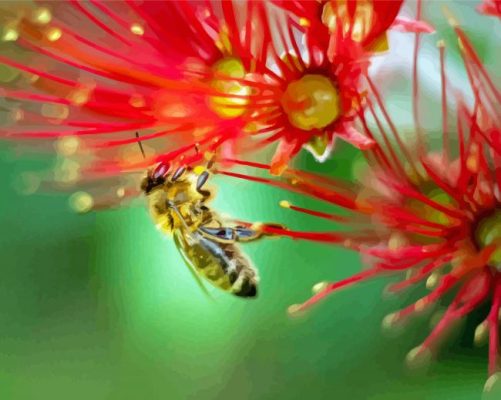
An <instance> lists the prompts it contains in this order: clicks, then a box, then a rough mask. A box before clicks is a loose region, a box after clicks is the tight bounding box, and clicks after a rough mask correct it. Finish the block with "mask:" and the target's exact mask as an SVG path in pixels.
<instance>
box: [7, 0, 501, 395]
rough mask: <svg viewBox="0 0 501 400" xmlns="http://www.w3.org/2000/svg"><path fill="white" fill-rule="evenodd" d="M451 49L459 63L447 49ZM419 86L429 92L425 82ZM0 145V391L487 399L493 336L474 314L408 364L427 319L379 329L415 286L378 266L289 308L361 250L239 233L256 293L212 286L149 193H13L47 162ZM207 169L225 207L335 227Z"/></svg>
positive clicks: (471, 18)
mask: <svg viewBox="0 0 501 400" xmlns="http://www.w3.org/2000/svg"><path fill="white" fill-rule="evenodd" d="M473 4H474V3H472V2H464V3H460V4H456V5H454V10H455V12H456V13H457V15H459V16H460V17H461V21H462V22H464V23H465V27H466V28H467V29H468V31H469V32H470V34H471V35H472V37H473V40H474V42H475V44H476V45H477V46H479V47H480V48H481V52H482V57H483V58H484V60H486V62H490V63H491V64H492V65H496V63H498V62H499V60H498V58H499V49H500V47H499V37H500V29H499V21H496V20H494V19H492V18H482V17H478V16H477V15H476V14H475V12H474V11H473V10H472V5H473ZM441 5H442V3H441V2H440V3H439V2H435V3H430V7H431V8H430V10H428V11H427V12H428V13H429V16H430V17H431V19H432V20H435V21H440V22H437V28H438V29H439V31H440V33H439V34H437V35H436V36H434V37H432V38H431V39H429V40H428V42H427V43H428V45H429V48H433V43H434V42H436V40H437V39H438V38H439V37H444V38H445V39H446V40H449V41H450V42H452V41H453V35H452V34H451V33H450V30H449V29H448V28H447V27H446V26H445V24H444V23H443V17H442V16H441V15H440V6H441ZM442 29H443V32H442ZM430 43H432V44H430ZM407 50H408V49H407ZM449 56H450V61H451V63H452V65H453V68H458V69H460V68H461V67H460V64H459V57H458V56H457V54H453V53H452V52H451V53H450V54H449ZM433 62H434V61H433ZM402 82H404V83H405V82H408V81H405V80H402ZM456 83H457V82H456ZM399 85H401V84H399V83H396V84H395V87H394V88H393V90H394V92H395V90H396V92H397V93H399V95H398V96H396V95H394V96H393V97H389V101H390V102H392V101H393V102H392V104H391V105H392V106H395V104H397V105H398V101H401V102H407V103H408V100H409V94H408V93H409V92H408V85H401V86H399ZM428 85H429V87H430V88H431V89H430V90H429V91H430V93H431V94H430V96H431V97H432V98H433V90H432V89H433V85H434V84H433V82H432V83H429V84H428ZM399 90H400V92H399ZM397 114H398V113H397ZM397 118H400V116H397ZM401 119H402V120H401V121H400V122H401V124H402V125H405V121H404V119H405V118H404V117H403V116H402V117H401ZM397 122H398V121H397ZM0 155H1V157H0V182H2V187H3V189H2V191H1V195H0V251H1V253H0V254H1V255H0V265H1V275H0V399H9V400H10V399H13V400H18V399H19V400H21V399H23V400H24V399H54V400H59V399H96V400H100V399H138V398H148V399H202V400H206V399H236V398H238V399H277V400H278V399H296V398H297V399H299V398H305V397H308V398H312V399H378V400H379V399H381V400H382V399H409V400H413V399H416V400H417V399H444V398H446V399H478V398H480V397H481V393H482V388H483V384H484V381H485V378H486V376H487V371H486V369H487V367H486V365H487V354H486V353H487V350H486V348H485V347H483V348H479V349H478V348H474V347H473V346H472V345H471V344H470V343H471V339H472V330H473V328H474V326H475V323H478V321H479V320H480V318H481V315H479V314H478V313H477V314H473V315H472V316H470V318H469V319H468V320H467V321H465V323H464V324H463V327H462V328H458V330H457V331H456V334H455V335H454V336H453V337H452V338H451V340H450V341H449V342H447V343H446V344H445V345H444V346H443V348H442V351H441V352H440V354H439V356H438V359H437V360H435V361H434V362H433V363H432V364H431V365H430V366H429V367H428V368H422V369H418V370H409V369H408V368H406V367H405V363H404V359H405V356H406V354H407V352H408V351H409V350H410V349H412V348H413V347H415V346H416V345H418V344H419V343H420V342H421V341H422V340H423V339H424V337H425V336H426V334H427V332H428V331H429V322H428V320H429V317H427V316H423V317H418V318H416V319H415V321H413V322H412V323H411V324H410V325H409V326H407V327H406V329H403V330H402V331H399V332H386V333H384V332H382V330H381V322H380V321H381V320H382V318H383V317H384V316H385V315H386V314H388V313H390V312H392V311H394V310H395V309H397V308H400V307H402V306H404V305H405V304H408V302H409V301H411V300H415V299H417V298H418V297H419V294H420V293H421V290H420V289H419V288H418V289H417V290H414V291H410V292H408V293H405V294H403V295H401V296H398V297H395V298H384V297H383V296H382V294H381V293H382V290H383V288H384V287H385V286H386V285H387V284H388V282H389V281H390V280H391V279H380V280H375V281H371V282H367V283H364V284H360V285H358V286H355V287H353V288H351V289H349V290H345V291H341V292H339V293H337V294H335V295H334V296H332V297H331V298H330V299H329V300H328V301H325V302H323V303H322V304H320V305H318V306H317V307H315V308H314V309H312V310H311V311H310V312H309V313H308V314H306V315H305V316H302V317H300V318H290V317H289V316H288V315H287V314H286V309H287V307H288V306H289V305H291V304H293V303H298V302H301V301H303V300H305V299H306V298H307V297H308V296H309V295H310V293H311V287H312V286H313V285H314V284H315V283H317V282H319V281H324V280H339V279H342V278H344V277H347V276H349V275H350V274H352V273H355V272H357V271H359V270H360V268H361V264H360V261H359V258H358V256H357V255H356V254H354V253H351V252H349V251H345V250H341V249H337V248H333V247H329V246H326V245H320V244H313V243H307V242H299V241H292V240H289V239H278V240H263V241H259V242H256V243H251V244H247V245H245V252H246V253H247V254H248V255H249V256H250V258H251V259H252V260H253V262H254V264H255V265H256V266H257V267H258V269H259V272H260V276H261V282H260V293H259V298H258V299H256V300H254V301H244V300H241V299H236V298H233V297H231V296H229V295H226V294H224V293H220V292H217V291H212V292H213V297H214V299H213V300H209V299H207V298H206V297H205V296H204V295H203V293H202V292H201V291H200V290H199V288H198V287H197V285H196V283H195V282H194V281H193V279H192V277H191V276H190V274H189V272H188V270H187V269H186V268H185V266H184V265H183V263H182V260H181V257H180V255H179V253H178V252H177V250H176V248H175V246H174V244H173V242H172V241H171V240H169V238H166V237H163V236H162V235H161V234H160V233H159V232H158V231H157V230H156V229H155V228H154V226H153V224H152V223H151V220H150V218H149V216H148V214H147V211H146V208H145V207H141V206H136V207H130V208H123V209H119V210H110V211H102V212H99V213H94V214H87V215H76V214H74V213H73V212H72V211H71V210H70V209H69V207H68V205H67V204H68V203H67V198H66V197H65V196H64V195H54V194H52V195H51V194H36V195H32V196H23V195H21V194H19V193H18V192H17V191H16V190H15V189H14V188H15V187H16V182H17V180H18V179H19V174H20V173H21V172H23V171H26V170H32V169H37V168H42V166H41V165H40V163H35V162H33V161H30V160H27V159H26V158H18V157H17V156H15V155H14V153H13V152H11V151H9V150H8V149H7V148H6V146H3V147H2V151H1V153H0ZM357 157H358V155H357V153H356V151H354V150H353V149H352V148H351V147H349V146H348V145H344V144H341V145H340V146H339V148H338V149H337V152H336V155H335V159H334V160H332V161H329V162H328V163H327V164H326V165H322V166H319V165H318V164H316V163H315V162H314V161H312V159H311V157H310V156H309V155H307V154H303V155H302V156H301V158H300V159H299V160H298V163H299V165H300V166H301V167H303V168H309V169H313V170H317V171H323V172H326V171H335V173H334V175H337V176H343V177H346V176H350V175H351V174H352V162H353V160H354V159H356V158H357ZM215 181H216V183H217V185H218V186H219V193H218V194H219V195H218V196H217V198H216V199H215V201H214V206H215V208H216V209H218V210H220V211H222V212H224V213H227V214H228V215H230V216H233V217H236V218H241V219H247V220H261V221H276V222H287V223H288V224H289V225H291V226H293V227H297V228H300V227H303V228H304V227H307V228H306V229H311V230H314V229H327V228H332V225H329V224H326V223H324V222H321V221H318V220H316V219H314V218H311V217H306V216H301V215H297V214H293V213H292V212H291V211H288V210H284V209H281V208H280V207H278V202H279V201H280V200H282V199H287V200H290V201H292V202H293V203H296V204H300V205H303V206H315V205H316V203H314V202H313V201H310V200H305V199H300V198H299V197H298V196H294V195H287V196H284V194H283V193H280V192H279V191H278V190H274V189H271V188H265V187H263V186H259V185H256V184H252V183H249V182H243V181H238V182H237V181H233V180H229V179H224V178H216V179H215ZM491 397H492V396H491ZM492 398H494V397H492ZM500 398H501V397H500Z"/></svg>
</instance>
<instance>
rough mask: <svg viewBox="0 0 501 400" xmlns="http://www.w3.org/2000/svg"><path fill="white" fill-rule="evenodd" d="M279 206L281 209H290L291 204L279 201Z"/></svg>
mask: <svg viewBox="0 0 501 400" xmlns="http://www.w3.org/2000/svg"><path fill="white" fill-rule="evenodd" d="M278 204H279V205H280V207H283V208H290V207H291V203H289V202H288V201H287V200H281V201H280V203H278Z"/></svg>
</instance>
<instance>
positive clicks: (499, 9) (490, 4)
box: [477, 0, 501, 18]
mask: <svg viewBox="0 0 501 400" xmlns="http://www.w3.org/2000/svg"><path fill="white" fill-rule="evenodd" d="M477 9H478V11H479V12H481V13H482V14H486V15H492V16H495V17H499V18H501V1H500V0H483V1H482V4H480V5H479V6H478V8H477Z"/></svg>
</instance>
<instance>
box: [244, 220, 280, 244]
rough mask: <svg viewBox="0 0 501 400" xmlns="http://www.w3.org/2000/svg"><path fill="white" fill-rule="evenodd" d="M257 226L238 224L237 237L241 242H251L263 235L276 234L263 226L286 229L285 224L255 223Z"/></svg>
mask: <svg viewBox="0 0 501 400" xmlns="http://www.w3.org/2000/svg"><path fill="white" fill-rule="evenodd" d="M255 225H256V226H254V225H253V226H252V227H246V226H240V225H238V226H236V227H235V228H234V230H235V237H236V240H237V241H239V242H251V241H253V240H256V239H259V238H261V237H263V236H274V235H275V234H273V233H269V232H265V231H264V230H263V229H262V228H263V227H265V226H268V227H272V228H277V229H285V227H284V226H283V225H280V224H272V223H270V224H255Z"/></svg>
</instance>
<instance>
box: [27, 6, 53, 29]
mask: <svg viewBox="0 0 501 400" xmlns="http://www.w3.org/2000/svg"><path fill="white" fill-rule="evenodd" d="M51 20H52V14H51V12H50V10H49V9H48V8H46V7H40V8H37V9H36V10H35V11H33V14H32V21H33V22H34V23H36V24H40V25H47V24H48V23H49V22H50V21H51Z"/></svg>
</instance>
